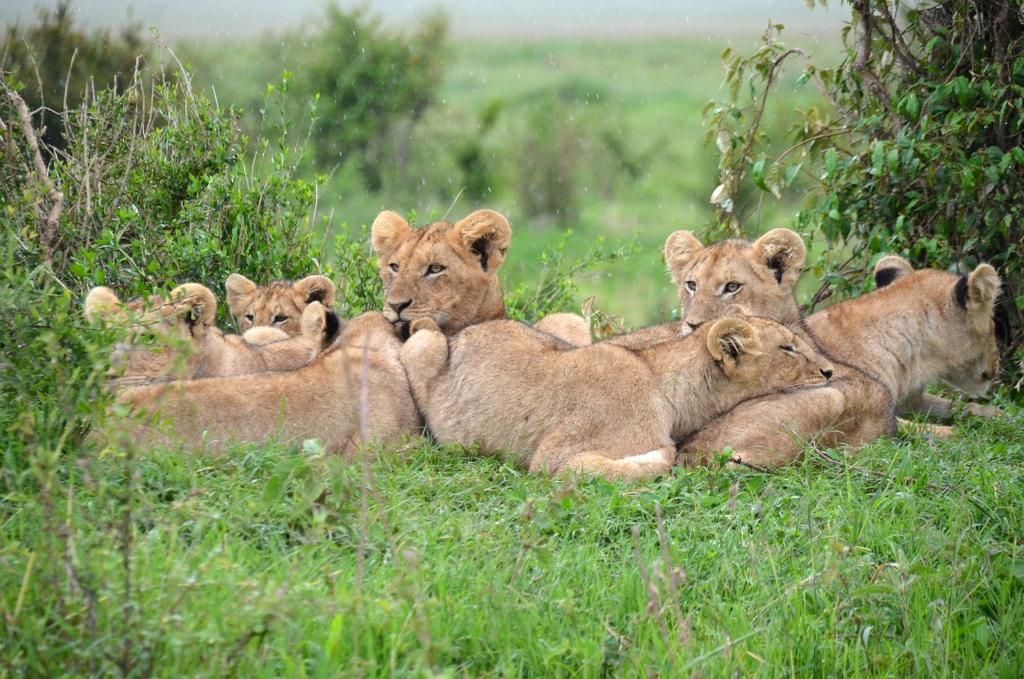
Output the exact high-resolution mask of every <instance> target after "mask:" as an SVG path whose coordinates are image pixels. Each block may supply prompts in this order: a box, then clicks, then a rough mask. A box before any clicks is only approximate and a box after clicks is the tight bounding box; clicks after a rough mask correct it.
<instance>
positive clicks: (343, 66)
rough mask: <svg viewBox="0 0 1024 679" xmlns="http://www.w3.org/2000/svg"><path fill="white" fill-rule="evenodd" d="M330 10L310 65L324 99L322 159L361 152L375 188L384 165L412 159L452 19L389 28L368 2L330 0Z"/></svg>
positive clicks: (311, 81)
mask: <svg viewBox="0 0 1024 679" xmlns="http://www.w3.org/2000/svg"><path fill="white" fill-rule="evenodd" d="M325 11H326V16H325V17H324V19H323V28H322V30H321V31H320V32H319V33H318V34H317V35H316V37H315V38H314V39H313V40H312V44H311V45H310V46H309V50H310V54H311V55H312V56H311V58H310V60H309V62H308V63H307V64H306V65H305V66H304V67H303V74H304V75H303V77H304V78H305V80H304V84H305V87H306V88H308V90H309V91H310V92H312V93H316V94H318V95H319V97H320V101H321V102H322V107H323V108H322V111H321V112H322V117H321V118H320V119H319V120H318V122H317V127H316V134H317V139H318V143H317V145H316V159H317V162H318V163H319V165H320V166H321V167H325V168H329V167H332V166H334V165H336V164H338V163H339V162H345V161H347V160H349V159H350V158H352V159H354V160H355V162H356V163H358V165H359V167H360V170H361V171H362V173H363V176H364V177H365V179H366V182H367V186H368V188H370V189H371V190H374V191H375V190H378V189H380V187H381V181H382V175H381V173H382V170H383V165H384V164H385V163H387V162H389V161H390V162H397V163H399V164H401V163H403V162H404V158H405V157H406V156H407V155H408V148H407V146H408V143H407V140H408V138H409V137H410V136H411V134H412V128H413V127H414V126H415V125H416V124H417V123H418V122H419V120H420V118H422V116H423V114H424V113H425V112H426V110H427V108H428V107H429V106H430V105H431V103H432V102H433V101H434V98H435V96H436V90H437V87H438V85H439V84H440V81H441V75H442V72H443V67H444V65H445V61H446V58H447V47H446V42H445V41H446V34H447V30H448V24H447V20H446V19H445V17H444V16H443V15H440V14H438V15H433V16H430V17H428V18H426V19H425V20H424V21H423V22H421V23H420V24H419V25H418V26H417V28H416V30H415V31H414V32H413V33H412V34H410V35H408V36H406V35H403V34H401V33H396V32H392V31H388V30H385V29H384V28H382V27H381V25H380V20H379V19H377V18H375V17H373V16H371V15H369V14H368V13H367V12H366V10H365V9H354V10H343V9H341V8H340V7H339V6H337V5H334V4H330V5H327V7H326V10H325ZM393 133H394V134H395V135H398V136H392V135H393Z"/></svg>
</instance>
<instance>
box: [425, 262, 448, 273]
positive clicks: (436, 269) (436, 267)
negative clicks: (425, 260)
mask: <svg viewBox="0 0 1024 679" xmlns="http://www.w3.org/2000/svg"><path fill="white" fill-rule="evenodd" d="M442 271H444V266H442V265H441V264H431V265H430V266H428V267H427V273H428V274H432V273H441V272H442Z"/></svg>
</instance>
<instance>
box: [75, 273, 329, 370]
mask: <svg viewBox="0 0 1024 679" xmlns="http://www.w3.org/2000/svg"><path fill="white" fill-rule="evenodd" d="M216 312H217V301H216V299H215V298H214V296H213V293H212V292H210V290H209V289H207V288H206V287H205V286H202V285H199V284H197V283H186V284H184V285H181V286H179V287H177V288H175V289H174V290H172V291H171V294H170V296H169V298H168V299H167V300H162V299H160V298H158V297H151V298H150V299H148V300H135V301H132V302H129V303H127V304H124V303H122V302H121V301H120V300H119V299H118V298H117V295H115V294H114V292H113V291H112V290H110V289H109V288H105V287H97V288H93V289H92V290H90V291H89V294H88V295H87V296H86V300H85V315H86V317H87V318H89V319H91V320H100V319H104V320H106V321H107V322H109V323H112V324H116V325H120V326H122V327H124V328H125V330H126V331H127V333H128V337H126V340H125V341H123V342H120V343H118V344H117V345H115V347H114V353H113V356H112V361H111V362H112V364H113V367H114V371H113V374H114V375H116V377H115V379H114V380H113V383H112V384H113V386H115V387H125V386H128V385H132V384H147V383H152V382H161V381H168V380H172V379H188V378H198V377H215V376H227V375H242V374H247V373H253V372H260V371H264V370H287V369H291V368H298V367H300V366H303V365H305V364H307V363H309V362H310V361H311V360H313V358H314V357H316V355H317V354H319V353H320V352H321V351H322V350H324V349H325V348H326V345H327V343H328V339H329V338H328V337H327V325H328V323H327V316H326V314H327V312H326V311H325V310H324V308H323V306H321V305H320V304H319V303H314V304H311V305H309V306H308V307H307V308H306V309H305V311H304V313H303V316H302V319H301V322H300V324H299V327H300V333H301V334H299V335H298V336H297V337H294V338H289V337H288V336H287V335H285V334H284V333H283V331H281V330H274V331H273V333H276V334H273V335H271V333H268V332H266V331H267V330H270V329H269V328H268V329H265V330H264V331H261V332H260V333H259V334H258V336H255V337H253V338H252V339H250V338H248V337H246V336H239V335H228V334H225V333H223V332H221V331H220V330H219V329H218V328H217V327H216V326H215V325H213V323H214V319H215V317H216Z"/></svg>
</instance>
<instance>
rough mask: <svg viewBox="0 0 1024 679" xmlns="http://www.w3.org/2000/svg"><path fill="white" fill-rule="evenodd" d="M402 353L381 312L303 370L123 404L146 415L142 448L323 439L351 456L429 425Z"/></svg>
mask: <svg viewBox="0 0 1024 679" xmlns="http://www.w3.org/2000/svg"><path fill="white" fill-rule="evenodd" d="M310 306H312V305H310ZM364 348H365V349H366V351H367V355H366V363H365V365H364ZM400 348H401V342H400V341H399V340H398V338H397V337H396V336H395V334H394V331H393V328H392V327H391V324H390V323H388V321H387V320H385V319H384V317H383V316H382V315H381V314H379V313H376V312H373V313H368V314H363V315H362V316H359V317H357V318H355V319H353V320H352V321H350V322H348V323H347V324H346V326H345V329H344V332H343V334H342V336H341V338H340V339H339V341H338V342H336V343H335V344H334V345H333V346H332V347H331V348H330V349H328V350H327V351H325V352H324V353H322V354H321V355H320V356H318V357H317V358H316V360H314V361H313V362H312V363H309V364H308V365H306V366H304V367H301V368H298V369H296V370H285V371H271V372H265V373H260V374H255V375H244V376H237V377H218V378H210V379H198V380H188V381H184V382H174V383H170V384H164V385H159V386H144V387H133V388H129V389H125V390H123V391H122V392H120V394H119V397H118V401H119V403H121V404H123V405H127V406H130V407H131V408H132V409H133V410H134V411H136V412H139V411H141V412H143V413H145V414H146V419H145V420H144V421H143V422H142V423H141V424H140V423H137V422H133V423H130V424H129V425H128V427H129V428H130V430H131V431H132V439H133V440H134V441H135V442H136V443H137V444H138V445H154V444H158V445H171V446H179V445H180V446H183V447H186V448H189V449H192V450H200V449H203V450H209V451H213V452H216V451H219V450H220V449H221V448H222V447H223V445H224V444H225V443H227V442H250V441H251V442H260V441H264V440H266V439H268V438H273V437H279V438H280V439H282V440H287V441H302V440H305V439H313V438H317V439H320V440H321V442H322V443H323V445H324V447H325V449H326V450H327V451H328V452H334V453H341V454H343V455H345V456H346V457H347V458H348V459H351V458H352V457H353V456H354V455H355V453H356V451H357V450H358V449H359V446H360V445H361V444H364V443H369V442H373V441H380V442H385V443H387V442H394V441H396V440H397V439H399V438H400V437H402V436H403V435H413V434H416V433H418V432H419V431H420V429H421V421H420V417H419V413H418V412H417V410H416V405H415V403H414V402H413V400H412V395H411V393H410V390H409V385H408V381H407V379H406V376H405V371H404V370H403V368H402V366H401V363H400V362H399V359H398V352H399V349H400ZM364 380H365V387H366V392H365V393H366V397H367V398H366V400H365V402H364V401H363V399H362V398H361V390H362V388H363V383H364ZM364 403H365V410H364V409H363V407H362V406H363V404H364ZM363 414H365V423H362V422H361V418H362V417H363ZM363 424H365V436H364V434H363V426H362V425H363ZM119 426H121V427H124V426H125V424H124V423H120V424H119Z"/></svg>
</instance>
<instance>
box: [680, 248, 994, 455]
mask: <svg viewBox="0 0 1024 679" xmlns="http://www.w3.org/2000/svg"><path fill="white" fill-rule="evenodd" d="M794 235H795V234H794ZM669 241H670V242H672V241H675V242H676V243H684V244H685V247H683V248H681V249H680V250H679V253H680V254H679V257H678V260H677V261H673V262H672V263H670V267H671V268H672V271H673V274H674V275H673V279H674V280H675V281H676V283H677V285H679V287H680V295H681V297H682V298H683V300H684V303H685V302H686V301H688V300H692V303H693V305H694V308H693V309H691V308H684V311H683V318H684V321H685V322H686V323H687V325H688V326H689V327H690V328H691V329H692V328H699V327H701V326H702V325H703V324H704V323H705V322H707V321H708V320H709V319H710V318H713V317H714V313H715V309H717V308H718V307H719V306H720V304H721V302H720V301H718V300H716V299H714V296H715V294H716V293H717V292H719V291H721V292H725V291H726V290H727V289H728V288H730V287H731V288H732V289H734V290H736V291H737V292H739V290H741V289H743V287H744V286H741V287H740V288H735V286H730V285H729V280H731V277H732V276H735V273H729V272H730V271H733V272H734V271H735V270H736V269H735V265H736V261H737V260H738V259H740V258H741V257H742V256H741V255H738V253H734V254H733V255H732V256H731V257H724V256H717V257H716V256H714V253H713V252H711V253H704V252H702V251H701V250H702V249H705V248H702V246H700V244H699V241H697V240H696V238H694V237H693V236H692V234H683V235H677V234H673V235H672V236H670V237H669ZM726 243H729V241H726ZM794 244H795V243H794ZM720 245H721V244H720ZM718 247H719V246H710V247H708V248H706V250H711V251H713V250H715V249H716V248H718ZM666 249H667V248H666ZM741 249H742V248H741ZM790 252H791V253H802V248H800V249H799V250H796V249H791V250H790ZM715 259H717V260H718V261H719V262H720V266H718V267H715V266H708V267H706V268H704V269H703V270H700V269H699V268H698V267H697V266H695V265H694V262H699V261H705V262H708V263H709V264H710V263H712V262H713V261H714V260H715ZM801 260H802V256H799V257H795V258H790V256H789V254H787V255H786V256H785V257H784V261H785V262H787V265H788V263H791V262H797V261H801ZM883 261H884V262H886V265H885V266H883V267H881V268H879V269H877V270H876V274H877V277H878V278H880V279H883V280H885V281H886V282H888V285H884V286H883V287H881V288H879V289H877V290H876V291H874V292H871V293H868V294H865V295H862V296H861V297H859V298H857V299H853V300H848V301H845V302H841V303H839V304H836V305H833V306H831V307H828V308H826V309H824V310H822V311H820V312H818V313H816V314H813V315H812V316H810V317H808V318H805V319H801V320H799V321H796V322H795V324H794V325H793V327H794V328H795V329H796V331H797V332H798V334H800V335H801V336H802V337H804V338H805V339H806V340H807V341H808V342H809V343H810V344H812V345H813V346H814V347H815V348H816V349H817V350H818V351H819V352H821V353H822V354H823V355H825V356H826V357H828V358H829V359H830V360H831V361H832V362H833V363H834V364H835V366H836V375H835V377H834V378H833V379H832V380H831V381H830V383H829V384H828V385H827V386H824V387H816V388H810V389H804V390H800V391H798V392H791V393H783V394H774V395H771V396H767V397H764V398H760V399H755V400H752V401H749V402H747V403H743V404H740V405H739V406H737V407H736V408H734V409H733V410H732V411H730V412H728V413H726V414H724V415H722V416H720V417H718V418H716V419H715V420H713V421H712V422H710V423H708V424H707V425H706V426H705V427H703V428H702V429H701V430H700V431H698V432H696V433H695V434H693V435H691V436H689V437H688V438H687V439H686V440H685V441H683V442H682V443H681V446H680V456H679V462H680V463H681V464H694V463H699V462H706V461H707V460H708V459H709V458H710V455H711V453H712V452H713V451H718V450H723V449H725V448H731V449H732V451H733V455H732V458H731V459H732V462H733V464H737V465H747V466H754V467H764V468H771V467H778V466H781V465H784V464H787V463H789V462H791V461H793V460H794V459H796V458H797V457H798V456H799V454H800V452H801V450H802V443H803V442H806V441H811V440H813V441H814V442H816V443H817V444H818V445H822V446H825V447H832V446H837V445H846V446H850V447H856V446H860V445H863V444H866V443H869V442H871V441H873V440H875V439H877V438H879V437H881V436H885V435H892V434H894V433H895V430H896V422H897V420H896V415H897V414H898V413H905V412H912V411H914V410H916V409H918V408H920V407H921V404H925V406H926V407H927V408H928V409H930V410H932V411H934V410H936V409H937V408H936V407H935V406H934V401H933V400H932V399H931V398H930V397H928V396H926V395H925V394H924V388H925V387H926V386H928V385H929V384H933V383H936V382H940V381H942V382H946V383H948V384H950V385H951V386H953V387H955V388H957V389H959V390H960V391H962V392H964V393H966V394H968V395H972V396H981V395H984V394H985V393H986V392H987V389H988V387H989V385H990V384H991V382H992V380H993V379H994V378H995V376H996V374H997V371H998V360H999V353H998V348H997V346H996V343H995V329H994V323H993V320H992V310H993V306H994V304H995V299H996V296H997V295H998V292H999V288H1000V281H999V276H998V275H997V274H996V272H995V270H994V269H993V268H992V267H991V266H989V265H987V264H981V265H979V266H978V267H977V268H975V269H974V270H973V271H972V272H971V273H969V274H967V275H964V276H957V275H955V274H951V273H948V272H944V271H937V270H932V269H924V270H920V271H914V270H913V269H912V267H910V265H909V264H908V263H906V262H905V261H903V260H899V258H887V259H886V260H883ZM893 268H898V269H899V271H898V272H891V271H885V270H887V269H893ZM676 271H678V272H679V274H678V275H676V274H675V272H676ZM723 271H725V272H726V273H722V272H723ZM883 271H885V273H882V272H883ZM791 273H792V277H791V278H789V279H787V273H786V271H785V270H784V271H782V273H781V274H780V275H779V277H778V278H777V279H776V280H777V282H778V283H779V285H782V284H785V283H786V281H787V280H791V281H792V282H795V280H796V277H797V276H798V275H799V272H798V271H792V272H791ZM727 279H729V280H727ZM723 282H724V285H723ZM702 289H703V290H704V291H705V293H707V294H706V295H705V296H704V297H703V298H699V297H698V294H699V291H700V290H702ZM753 292H754V294H751V295H748V296H746V297H745V298H744V300H743V303H744V304H746V305H747V306H748V308H749V309H750V311H751V312H752V313H765V314H770V313H773V311H772V310H773V309H774V310H776V311H775V312H774V313H780V314H781V316H780V317H777V318H780V319H781V320H784V321H786V322H789V323H794V320H793V312H794V310H795V309H796V305H795V302H793V303H792V304H791V305H788V304H784V303H782V300H781V298H780V296H779V295H778V294H774V293H776V292H777V291H775V290H774V288H772V287H771V285H770V282H769V283H768V284H765V283H764V282H763V281H762V282H761V283H759V284H758V285H757V287H756V288H754V290H753ZM765 293H773V294H765Z"/></svg>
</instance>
